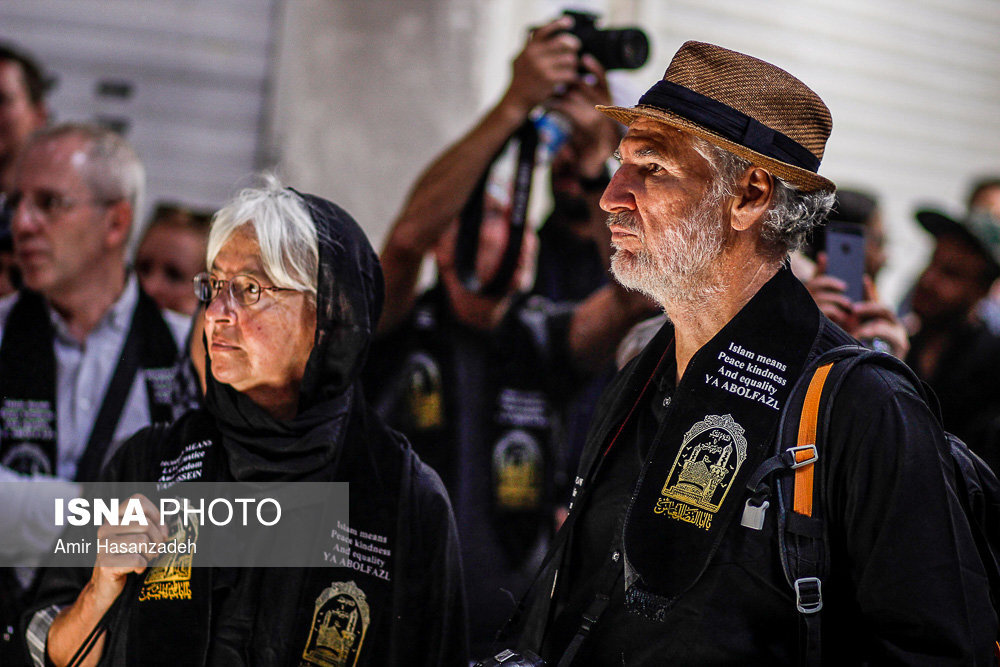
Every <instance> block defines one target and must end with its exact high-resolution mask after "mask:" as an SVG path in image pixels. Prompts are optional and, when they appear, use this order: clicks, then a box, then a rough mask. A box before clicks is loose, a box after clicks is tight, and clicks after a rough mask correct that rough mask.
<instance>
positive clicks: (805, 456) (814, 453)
mask: <svg viewBox="0 0 1000 667" xmlns="http://www.w3.org/2000/svg"><path fill="white" fill-rule="evenodd" d="M786 451H787V452H788V455H789V457H790V458H791V461H790V462H789V464H788V467H789V468H791V469H792V470H795V469H797V468H801V467H803V466H807V465H810V464H813V463H816V461H818V460H819V450H818V449H816V445H815V444H812V445H799V446H798V447H789V448H788V449H787V450H786Z"/></svg>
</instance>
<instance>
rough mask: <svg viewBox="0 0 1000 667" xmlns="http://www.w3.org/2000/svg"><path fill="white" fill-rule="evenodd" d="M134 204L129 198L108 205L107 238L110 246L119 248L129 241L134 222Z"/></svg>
mask: <svg viewBox="0 0 1000 667" xmlns="http://www.w3.org/2000/svg"><path fill="white" fill-rule="evenodd" d="M133 217H134V212H133V211H132V204H131V202H129V201H128V200H127V199H119V200H118V201H116V202H114V203H112V204H109V205H108V227H107V232H106V234H107V235H106V236H105V240H106V241H107V244H108V246H109V247H112V248H117V247H119V246H123V245H125V244H126V243H128V236H129V232H130V231H131V230H132V225H133V224H134V222H135V221H134V220H133Z"/></svg>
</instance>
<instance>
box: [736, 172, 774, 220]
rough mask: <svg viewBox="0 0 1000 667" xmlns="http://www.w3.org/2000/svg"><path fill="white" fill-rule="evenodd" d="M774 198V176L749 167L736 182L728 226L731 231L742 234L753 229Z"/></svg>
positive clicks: (762, 217)
mask: <svg viewBox="0 0 1000 667" xmlns="http://www.w3.org/2000/svg"><path fill="white" fill-rule="evenodd" d="M773 196H774V176H772V175H771V174H770V173H768V172H767V171H765V170H764V169H761V168H760V167H751V168H749V169H747V170H746V171H745V172H743V175H742V176H741V177H740V178H739V179H738V180H737V181H736V192H735V196H734V197H733V204H732V210H731V213H732V215H731V216H730V224H731V225H732V227H733V229H734V230H736V231H738V232H743V231H746V230H748V229H750V228H751V227H753V226H754V225H755V224H757V222H759V221H761V220H763V219H764V216H765V215H766V214H767V212H768V211H769V210H770V208H771V198H772V197H773Z"/></svg>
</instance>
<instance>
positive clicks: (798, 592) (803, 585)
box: [794, 577, 823, 614]
mask: <svg viewBox="0 0 1000 667" xmlns="http://www.w3.org/2000/svg"><path fill="white" fill-rule="evenodd" d="M794 587H795V608H796V609H798V610H799V611H800V612H802V613H803V614H815V613H816V612H818V611H819V610H820V609H822V608H823V582H821V581H820V579H819V577H802V578H800V579H796V580H795V584H794Z"/></svg>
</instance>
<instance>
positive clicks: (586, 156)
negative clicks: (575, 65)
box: [548, 54, 621, 179]
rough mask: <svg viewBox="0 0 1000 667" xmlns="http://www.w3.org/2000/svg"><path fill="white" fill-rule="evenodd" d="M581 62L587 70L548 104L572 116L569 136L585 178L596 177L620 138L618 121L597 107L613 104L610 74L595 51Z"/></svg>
mask: <svg viewBox="0 0 1000 667" xmlns="http://www.w3.org/2000/svg"><path fill="white" fill-rule="evenodd" d="M580 64H581V65H582V66H583V68H584V70H585V71H586V72H587V74H586V75H584V76H583V77H579V76H578V77H577V79H576V80H575V81H574V82H573V83H572V84H570V86H569V87H568V88H567V89H566V92H565V93H563V94H562V95H559V96H557V97H556V98H555V99H554V100H553V101H552V102H550V103H549V105H548V106H549V108H550V109H552V110H553V111H557V112H559V113H561V114H562V115H563V116H565V117H566V118H567V119H569V121H570V123H572V125H573V132H572V135H571V138H570V142H571V145H572V147H573V150H574V152H575V154H576V159H577V168H578V169H579V171H580V175H581V176H582V177H584V178H588V179H593V178H597V177H598V176H599V175H600V174H601V172H602V170H603V169H604V168H605V163H606V162H607V161H608V158H610V157H611V154H612V153H613V152H614V151H615V149H616V148H618V142H619V140H620V139H621V132H620V130H619V125H618V123H616V122H615V121H613V120H611V119H610V118H608V117H607V116H605V115H604V114H602V113H601V112H600V111H598V110H597V109H595V108H594V107H595V106H597V105H598V104H602V105H610V104H611V103H612V100H611V92H610V90H609V88H608V77H607V74H606V73H605V71H604V68H603V67H601V64H600V63H599V62H598V61H597V59H596V58H594V57H593V56H592V55H589V54H584V55H583V56H582V57H581V58H580Z"/></svg>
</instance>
